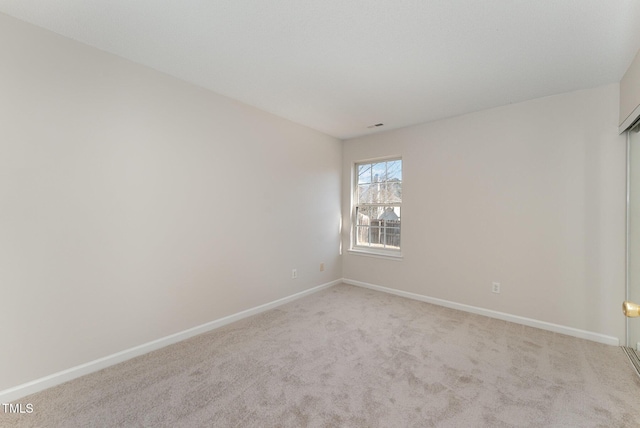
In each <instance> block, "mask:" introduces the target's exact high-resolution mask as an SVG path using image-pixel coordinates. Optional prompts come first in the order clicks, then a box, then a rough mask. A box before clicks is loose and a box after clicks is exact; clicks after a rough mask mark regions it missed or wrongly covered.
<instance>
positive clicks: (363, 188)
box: [358, 184, 374, 204]
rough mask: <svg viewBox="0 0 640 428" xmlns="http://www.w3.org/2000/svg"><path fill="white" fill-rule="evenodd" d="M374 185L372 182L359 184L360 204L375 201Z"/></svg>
mask: <svg viewBox="0 0 640 428" xmlns="http://www.w3.org/2000/svg"><path fill="white" fill-rule="evenodd" d="M372 187H374V186H372V185H370V184H365V185H359V186H358V203H359V204H367V203H369V204H370V203H372V202H374V201H373V196H374V189H372Z"/></svg>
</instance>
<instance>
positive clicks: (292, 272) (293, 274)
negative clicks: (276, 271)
mask: <svg viewBox="0 0 640 428" xmlns="http://www.w3.org/2000/svg"><path fill="white" fill-rule="evenodd" d="M297 277H298V269H291V279H296V278H297Z"/></svg>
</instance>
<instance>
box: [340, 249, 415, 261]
mask: <svg viewBox="0 0 640 428" xmlns="http://www.w3.org/2000/svg"><path fill="white" fill-rule="evenodd" d="M347 252H348V253H350V254H354V255H357V256H365V257H375V258H378V259H387V260H393V261H396V262H400V261H402V259H403V257H402V253H396V252H393V253H392V252H382V251H368V250H361V249H359V248H351V249H349V250H347Z"/></svg>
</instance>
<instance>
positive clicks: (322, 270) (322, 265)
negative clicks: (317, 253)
mask: <svg viewBox="0 0 640 428" xmlns="http://www.w3.org/2000/svg"><path fill="white" fill-rule="evenodd" d="M320 272H324V263H320Z"/></svg>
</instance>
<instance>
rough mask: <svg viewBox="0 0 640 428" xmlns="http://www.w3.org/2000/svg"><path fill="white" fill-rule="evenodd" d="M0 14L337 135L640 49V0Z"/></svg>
mask: <svg viewBox="0 0 640 428" xmlns="http://www.w3.org/2000/svg"><path fill="white" fill-rule="evenodd" d="M0 12H4V13H6V14H8V15H11V16H14V17H17V18H20V19H22V20H25V21H27V22H31V23H33V24H36V25H38V26H41V27H44V28H47V29H50V30H52V31H54V32H56V33H60V34H62V35H65V36H67V37H70V38H73V39H76V40H79V41H81V42H83V43H86V44H89V45H92V46H95V47H97V48H99V49H102V50H105V51H108V52H112V53H115V54H117V55H119V56H122V57H124V58H127V59H130V60H132V61H135V62H138V63H141V64H145V65H148V66H150V67H152V68H155V69H157V70H160V71H163V72H165V73H168V74H170V75H173V76H176V77H178V78H181V79H183V80H186V81H189V82H192V83H195V84H197V85H200V86H203V87H205V88H208V89H210V90H212V91H214V92H217V93H219V94H223V95H226V96H228V97H231V98H235V99H237V100H240V101H242V102H245V103H247V104H250V105H253V106H256V107H258V108H261V109H263V110H266V111H269V112H271V113H274V114H277V115H279V116H282V117H285V118H287V119H290V120H292V121H294V122H298V123H301V124H304V125H307V126H309V127H311V128H314V129H317V130H319V131H322V132H325V133H327V134H330V135H333V136H335V137H338V138H350V137H354V136H359V135H365V134H368V133H372V132H380V131H381V130H388V129H394V128H399V127H403V126H407V125H411V124H415V123H421V122H427V121H432V120H436V119H441V118H445V117H450V116H455V115H459V114H463V113H467V112H471V111H476V110H481V109H485V108H490V107H495V106H500V105H505V104H509V103H514V102H519V101H524V100H527V99H532V98H537V97H542V96H547V95H552V94H557V93H561V92H567V91H572V90H576V89H582V88H589V87H595V86H599V85H603V84H607V83H613V82H618V81H619V80H620V78H621V77H622V75H623V73H624V71H625V70H626V68H627V67H628V65H629V64H630V62H631V61H632V59H633V56H634V55H635V53H636V51H637V50H638V49H639V48H640V1H638V0H606V1H605V0H531V1H525V0H441V1H438V0H431V1H430V0H366V1H365V0H322V1H311V0H271V1H264V0H181V1H168V0H135V1H131V0H0ZM379 122H382V123H384V125H385V126H383V127H378V128H375V129H369V128H367V126H369V125H372V124H375V123H379Z"/></svg>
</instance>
